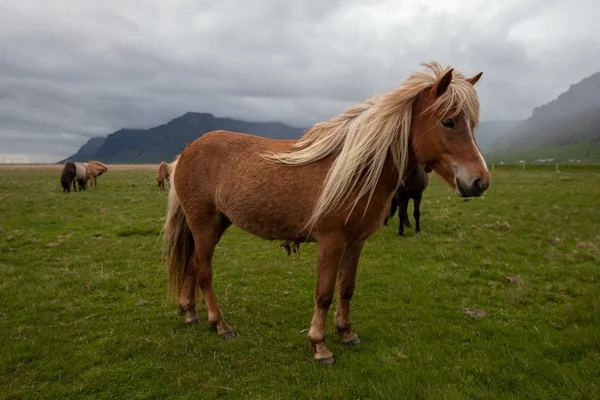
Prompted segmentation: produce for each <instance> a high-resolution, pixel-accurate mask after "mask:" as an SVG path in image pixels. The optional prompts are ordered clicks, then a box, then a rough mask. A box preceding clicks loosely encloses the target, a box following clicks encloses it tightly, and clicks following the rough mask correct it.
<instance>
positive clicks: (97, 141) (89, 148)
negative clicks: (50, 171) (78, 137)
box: [59, 136, 106, 164]
mask: <svg viewBox="0 0 600 400" xmlns="http://www.w3.org/2000/svg"><path fill="white" fill-rule="evenodd" d="M105 140H106V138H105V137H104V136H96V137H93V138H91V139H90V140H88V141H87V142H86V143H85V144H84V145H83V146H81V148H79V150H78V151H77V153H75V154H73V155H72V156H71V157H69V158H65V159H64V160H61V161H59V164H62V163H64V162H66V161H67V160H71V161H89V160H91V159H92V158H94V157H95V155H96V152H97V151H98V149H99V148H100V147H101V146H102V144H104V141H105Z"/></svg>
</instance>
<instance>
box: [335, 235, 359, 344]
mask: <svg viewBox="0 0 600 400" xmlns="http://www.w3.org/2000/svg"><path fill="white" fill-rule="evenodd" d="M363 245H364V242H358V243H354V244H353V245H351V246H348V248H347V249H346V251H345V252H344V258H343V262H342V263H341V264H340V266H339V271H338V302H337V309H336V311H335V326H336V328H337V331H338V334H339V335H340V339H341V341H342V343H343V344H351V345H356V344H360V339H359V338H358V335H357V334H356V333H354V332H353V331H352V329H351V322H350V301H351V300H352V295H353V294H354V285H355V282H356V269H357V267H358V259H359V258H360V253H361V251H362V249H363Z"/></svg>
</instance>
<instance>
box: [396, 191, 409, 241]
mask: <svg viewBox="0 0 600 400" xmlns="http://www.w3.org/2000/svg"><path fill="white" fill-rule="evenodd" d="M398 217H399V218H400V224H399V226H398V236H404V226H410V221H409V220H408V199H404V198H403V199H400V200H399V201H398Z"/></svg>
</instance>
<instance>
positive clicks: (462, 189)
mask: <svg viewBox="0 0 600 400" xmlns="http://www.w3.org/2000/svg"><path fill="white" fill-rule="evenodd" d="M489 187H490V182H489V180H484V179H482V178H481V177H480V176H475V177H474V178H473V180H472V181H471V184H466V183H465V182H462V181H461V180H460V179H458V178H457V179H456V191H457V194H458V195H459V196H460V197H479V196H481V195H482V194H483V193H484V192H485V191H486V190H487V189H488V188H489Z"/></svg>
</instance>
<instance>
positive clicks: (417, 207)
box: [413, 194, 422, 233]
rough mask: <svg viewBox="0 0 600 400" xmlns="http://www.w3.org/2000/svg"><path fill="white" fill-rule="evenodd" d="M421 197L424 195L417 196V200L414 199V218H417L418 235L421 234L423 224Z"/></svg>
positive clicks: (416, 230) (416, 229)
mask: <svg viewBox="0 0 600 400" xmlns="http://www.w3.org/2000/svg"><path fill="white" fill-rule="evenodd" d="M421 197H422V195H421V194H419V195H418V196H415V198H414V199H413V202H414V211H413V216H414V217H415V232H417V233H419V232H421V224H420V220H421Z"/></svg>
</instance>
